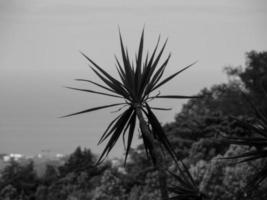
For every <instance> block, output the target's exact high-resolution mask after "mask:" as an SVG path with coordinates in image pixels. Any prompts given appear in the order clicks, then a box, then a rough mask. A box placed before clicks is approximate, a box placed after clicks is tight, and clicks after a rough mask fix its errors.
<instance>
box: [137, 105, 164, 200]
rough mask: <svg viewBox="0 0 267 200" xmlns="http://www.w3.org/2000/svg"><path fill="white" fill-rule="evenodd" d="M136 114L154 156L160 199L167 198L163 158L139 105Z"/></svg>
mask: <svg viewBox="0 0 267 200" xmlns="http://www.w3.org/2000/svg"><path fill="white" fill-rule="evenodd" d="M136 114H137V117H138V119H139V122H140V129H141V132H142V134H143V137H144V140H146V141H148V143H149V145H150V146H151V148H150V153H151V154H152V156H153V158H155V163H154V164H155V168H156V170H157V171H158V181H159V186H160V193H161V199H162V200H167V199H168V198H169V196H168V189H167V176H166V173H165V170H164V166H165V165H164V163H163V158H162V155H161V153H160V152H157V149H156V148H155V142H156V141H155V140H154V138H153V136H152V133H151V131H150V130H149V127H148V124H147V122H146V121H145V119H144V116H143V114H142V110H141V108H140V107H138V106H137V107H136Z"/></svg>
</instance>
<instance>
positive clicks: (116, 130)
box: [64, 31, 194, 199]
mask: <svg viewBox="0 0 267 200" xmlns="http://www.w3.org/2000/svg"><path fill="white" fill-rule="evenodd" d="M166 42H167V41H166ZM166 42H165V43H164V45H163V47H162V48H161V50H160V51H159V53H156V52H157V49H158V45H159V40H158V42H157V45H156V47H155V48H154V51H153V53H152V55H151V56H150V57H149V56H148V53H147V55H146V57H145V59H143V46H144V31H143V32H142V36H141V39H140V45H139V50H138V52H137V56H136V59H135V62H131V60H130V58H129V55H128V51H127V49H126V47H125V46H124V44H123V41H122V37H121V34H120V45H121V54H122V63H121V62H119V60H118V59H117V57H116V62H117V66H116V67H117V71H118V74H119V78H120V80H118V79H117V78H115V77H112V76H111V75H110V74H108V73H107V72H106V71H105V70H104V69H103V68H101V67H100V66H99V65H97V64H96V63H95V62H94V61H93V60H92V59H90V58H89V57H88V56H86V55H85V54H83V53H82V55H83V56H84V57H85V58H86V59H87V60H88V61H89V63H90V64H91V65H90V67H91V69H92V70H93V72H94V73H95V74H96V75H97V76H98V77H99V78H100V79H101V80H102V81H103V83H104V84H105V85H101V84H99V83H96V82H94V81H91V80H85V79H77V80H78V81H84V82H88V83H91V84H94V85H96V86H98V87H100V88H102V89H104V90H105V92H100V91H95V90H89V89H80V88H73V87H68V88H69V89H73V90H78V91H83V92H89V93H95V94H100V95H104V96H109V97H115V98H118V99H121V100H123V101H124V102H122V103H116V104H109V105H104V106H99V107H95V108H90V109H87V110H83V111H80V112H76V113H73V114H69V115H66V116H64V117H69V116H73V115H78V114H83V113H88V112H92V111H95V110H100V109H105V108H110V107H115V106H116V107H117V106H122V107H121V108H120V109H119V110H121V109H124V111H123V113H121V114H120V115H119V116H118V117H117V118H115V119H114V120H113V121H112V122H111V123H110V124H109V126H108V127H107V129H106V131H105V132H104V134H103V135H102V137H101V138H100V141H99V143H102V142H103V141H104V140H106V139H108V138H109V141H108V143H107V145H106V147H105V149H104V151H103V152H102V154H101V156H100V158H99V160H98V161H99V162H101V161H102V160H103V159H104V158H105V157H106V156H107V155H108V154H109V152H110V151H111V149H112V148H113V147H114V145H115V144H116V142H117V140H118V138H119V137H120V136H121V135H122V136H123V138H124V137H125V135H126V134H128V139H127V144H126V145H125V146H126V154H125V162H126V160H127V156H128V153H129V150H130V147H131V143H132V138H133V134H134V131H135V126H136V119H138V121H139V127H140V130H141V134H142V139H143V142H144V146H145V149H146V151H147V152H148V154H149V155H150V157H151V158H152V160H153V163H154V165H155V167H156V168H157V169H158V171H159V183H160V188H161V195H162V199H167V198H168V193H167V187H166V176H165V171H164V165H163V160H162V157H161V156H160V154H159V153H158V152H157V151H156V148H155V141H157V142H158V143H159V144H161V145H162V146H163V147H164V148H165V149H166V151H167V152H168V153H169V154H170V155H171V156H172V157H173V159H176V155H175V153H174V151H173V149H172V148H171V145H170V142H169V140H168V138H167V137H166V135H165V133H164V130H163V128H162V127H161V124H160V122H159V121H158V119H157V117H156V116H155V114H154V112H153V111H152V110H153V109H159V110H166V108H153V107H151V106H150V105H149V104H148V102H149V101H150V100H153V99H162V98H163V99H165V98H171V99H179V98H194V97H192V96H182V95H160V94H153V92H154V91H155V90H156V89H158V88H159V87H161V86H162V85H164V84H165V83H167V82H169V81H170V80H171V79H173V78H174V77H176V76H177V75H178V74H180V73H181V72H183V71H184V70H186V69H188V68H189V67H191V66H192V65H193V64H194V63H193V64H191V65H188V66H187V67H184V68H183V69H181V70H179V71H177V72H176V73H174V74H172V75H170V76H168V77H167V78H165V79H163V80H161V78H162V76H163V74H164V71H165V69H166V66H167V64H168V61H169V59H170V55H169V56H168V57H167V59H166V60H165V61H164V62H163V64H161V65H160V66H159V67H158V69H157V66H158V65H159V60H160V58H161V56H162V53H163V51H164V49H165V46H166ZM125 107H126V108H125ZM167 110H168V109H167Z"/></svg>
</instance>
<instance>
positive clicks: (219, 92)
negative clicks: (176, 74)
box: [0, 51, 267, 200]
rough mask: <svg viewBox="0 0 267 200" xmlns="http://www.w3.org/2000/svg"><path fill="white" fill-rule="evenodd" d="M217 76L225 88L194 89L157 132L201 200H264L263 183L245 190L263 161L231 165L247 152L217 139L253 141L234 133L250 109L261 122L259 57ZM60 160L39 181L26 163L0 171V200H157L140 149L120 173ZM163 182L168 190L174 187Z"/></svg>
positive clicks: (262, 59) (265, 75) (265, 70)
mask: <svg viewBox="0 0 267 200" xmlns="http://www.w3.org/2000/svg"><path fill="white" fill-rule="evenodd" d="M224 71H225V73H226V75H227V76H228V82H227V83H222V84H218V85H213V86H212V87H211V88H204V89H202V90H201V91H200V92H199V94H198V95H201V96H203V98H200V99H191V100H189V101H188V102H187V103H186V104H184V105H183V108H182V110H181V111H180V112H179V113H177V115H176V116H175V119H174V121H172V122H169V123H167V124H164V126H163V127H164V130H165V132H166V134H167V136H168V138H169V140H170V141H171V142H172V146H173V147H174V149H175V152H176V153H177V154H178V155H180V156H181V157H182V158H183V161H184V163H185V165H186V166H188V168H189V171H190V173H191V174H192V176H193V178H194V179H195V181H196V183H197V186H198V188H199V190H200V191H201V192H203V193H204V194H206V196H207V199H211V200H239V199H240V200H241V199H246V197H247V198H249V199H252V200H262V199H267V192H266V191H267V181H266V179H264V180H263V181H262V182H261V184H260V185H258V186H257V187H256V188H254V191H253V194H248V190H247V189H246V186H247V185H248V183H249V182H250V180H252V179H253V177H254V176H255V174H256V173H257V172H258V171H260V170H261V169H262V168H263V167H264V166H266V163H267V161H266V157H260V158H258V159H256V160H252V161H248V162H242V163H237V162H238V161H239V160H238V159H225V158H226V157H233V156H238V155H242V154H243V153H245V152H248V151H250V150H251V149H253V148H254V147H253V145H252V146H250V145H233V144H230V143H229V142H227V141H226V140H225V137H239V138H242V137H250V136H251V135H253V133H251V131H250V130H249V129H248V128H246V127H244V126H241V125H240V121H242V122H243V123H247V124H253V123H255V121H256V118H257V116H255V112H254V111H253V109H252V108H251V105H250V104H251V103H252V104H253V105H255V107H256V108H257V109H258V110H260V111H261V113H263V114H264V115H265V116H266V114H267V104H266V102H267V99H266V91H267V52H256V51H251V52H249V53H247V54H246V66H245V67H240V66H238V67H233V66H227V67H225V68H224ZM241 91H242V92H241ZM244 94H245V97H244ZM248 99H249V101H250V102H251V103H250V102H249V101H248ZM263 149H265V150H266V146H265V147H263ZM165 158H166V162H165V164H166V167H167V168H168V169H169V170H170V171H172V172H174V173H175V172H177V173H178V170H177V169H176V167H177V166H176V165H175V164H174V163H173V162H172V159H171V158H168V155H167V154H166V156H165ZM62 160H63V161H64V162H63V164H56V163H55V162H51V163H47V164H46V169H45V170H44V171H43V173H39V171H40V170H39V171H38V167H39V166H38V165H37V164H36V163H34V161H31V160H27V161H24V162H16V161H14V160H12V161H10V162H9V163H8V165H7V166H6V167H5V168H3V169H2V170H1V177H0V199H3V200H19V199H21V200H32V199H33V200H34V199H36V200H157V199H160V192H159V184H158V179H157V172H156V170H155V169H154V168H153V167H152V166H153V165H151V161H150V160H148V159H147V156H146V152H145V149H144V146H143V145H140V146H138V147H137V148H136V149H131V150H130V152H129V161H128V162H127V164H126V166H124V160H116V162H115V161H114V160H107V161H105V162H104V163H103V164H101V165H99V166H96V165H95V163H96V161H97V156H96V155H94V154H93V153H92V152H91V151H90V150H89V149H81V148H80V147H78V148H77V149H76V150H75V151H74V152H73V153H72V154H71V155H69V156H68V157H65V158H63V159H62ZM168 176H169V177H168V182H169V184H176V183H175V180H174V179H173V177H172V176H171V175H170V174H169V175H168Z"/></svg>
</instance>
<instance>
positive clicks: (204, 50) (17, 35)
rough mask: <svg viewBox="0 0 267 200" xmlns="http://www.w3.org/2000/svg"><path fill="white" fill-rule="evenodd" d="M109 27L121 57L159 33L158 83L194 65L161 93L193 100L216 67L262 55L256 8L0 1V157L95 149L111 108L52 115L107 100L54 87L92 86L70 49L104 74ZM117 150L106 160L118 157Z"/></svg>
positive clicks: (266, 25) (110, 67)
mask: <svg viewBox="0 0 267 200" xmlns="http://www.w3.org/2000/svg"><path fill="white" fill-rule="evenodd" d="M118 26H120V28H121V31H122V34H123V37H124V40H125V43H126V44H127V46H128V47H129V49H130V50H131V51H130V52H134V50H135V49H136V48H137V47H138V40H139V37H140V33H141V30H142V28H143V26H145V43H146V48H147V49H151V48H152V47H153V46H154V44H155V42H156V40H157V36H158V35H159V34H161V36H162V38H163V39H164V38H168V39H169V40H168V46H167V48H166V54H167V53H168V52H172V58H171V61H170V63H169V68H167V70H166V72H167V73H166V75H168V74H170V73H172V72H174V71H176V70H178V69H180V68H181V67H183V66H186V65H188V64H190V63H192V62H194V61H196V60H198V61H199V62H198V63H197V64H196V65H195V66H194V67H193V68H192V69H189V70H188V71H186V72H184V73H183V74H182V75H181V76H179V77H177V78H176V79H175V80H174V81H172V83H169V84H168V85H166V86H165V87H164V88H162V90H161V91H162V94H163V93H164V91H165V92H166V93H176V94H187V95H189V94H195V93H197V92H198V91H199V90H200V89H202V88H203V87H209V86H211V85H212V84H215V83H221V82H225V81H226V77H225V76H224V75H223V73H222V67H224V66H227V65H233V66H237V65H244V61H245V60H244V58H245V57H244V54H245V52H248V51H250V50H257V51H263V50H267V47H266V44H267V37H266V35H267V3H266V1H265V0H262V1H260V0H235V1H233V0H220V1H219V0H218V1H214V0H202V1H189V0H183V1H181V0H173V1H172V0H164V1H163V0H142V1H141V0H132V1H130V0H113V1H112V0H95V1H90V0H75V1H73V0H0V44H1V45H0V92H1V96H0V99H1V100H0V153H4V152H6V153H11V152H20V153H24V154H28V155H32V154H35V153H39V152H41V151H42V150H47V149H49V150H51V152H53V153H54V152H58V153H70V152H72V151H73V150H74V148H75V147H77V146H78V145H81V146H83V147H89V148H91V149H92V150H93V151H94V152H100V151H101V150H102V149H103V148H104V146H103V145H101V146H97V145H96V143H97V141H98V139H99V138H100V136H101V133H102V132H103V131H104V129H105V127H106V126H107V125H108V122H109V121H110V120H111V119H112V118H113V117H114V116H116V114H111V113H110V112H111V111H112V109H111V110H109V111H108V112H106V111H103V112H95V113H91V114H87V115H80V116H77V117H72V118H66V119H59V118H58V117H59V116H62V115H64V114H69V113H72V112H75V111H79V110H82V109H86V108H89V107H93V106H98V105H102V104H104V103H106V104H109V103H111V102H116V101H114V100H112V99H106V98H103V97H101V96H96V95H93V94H86V93H81V92H75V91H71V90H68V89H65V88H64V87H63V86H77V87H78V86H79V87H82V88H86V87H87V86H88V87H87V88H89V87H90V85H86V84H81V83H76V82H75V81H73V79H75V78H88V79H93V80H96V77H95V76H94V75H93V74H92V72H91V71H90V70H89V68H88V66H87V62H86V60H85V59H84V58H83V57H82V56H81V55H80V54H79V50H82V51H83V52H85V53H86V54H87V55H90V57H91V58H92V59H94V60H95V61H96V62H97V63H98V64H99V65H101V66H103V67H104V68H105V69H106V70H107V71H109V72H110V73H111V74H114V72H115V71H114V63H115V62H114V54H117V55H119V43H118ZM91 88H93V87H91ZM184 102H185V101H173V100H172V101H170V100H168V101H164V102H163V103H164V105H165V104H167V105H168V106H171V107H172V108H173V111H171V112H164V113H157V114H158V116H159V118H160V120H161V121H162V122H170V121H172V120H173V119H174V115H175V113H177V112H178V111H179V109H180V108H181V105H182V103H184ZM159 105H160V103H159ZM161 105H162V104H161ZM113 110H114V109H113ZM119 143H120V144H119V145H118V146H116V147H115V149H114V150H113V153H112V155H116V156H121V155H122V154H123V148H122V145H121V141H119Z"/></svg>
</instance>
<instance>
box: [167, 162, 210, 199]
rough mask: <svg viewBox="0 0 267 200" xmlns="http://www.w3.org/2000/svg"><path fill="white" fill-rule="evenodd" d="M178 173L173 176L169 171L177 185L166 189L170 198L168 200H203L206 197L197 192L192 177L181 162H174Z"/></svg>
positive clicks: (197, 189)
mask: <svg viewBox="0 0 267 200" xmlns="http://www.w3.org/2000/svg"><path fill="white" fill-rule="evenodd" d="M176 166H177V168H178V173H179V174H175V173H173V172H171V171H170V174H171V175H172V177H173V178H174V180H175V182H176V183H177V184H175V185H172V186H170V187H169V188H168V190H169V191H170V192H171V194H172V197H170V198H169V200H204V199H206V195H205V194H203V193H201V192H200V191H199V188H198V186H197V185H196V183H195V181H194V179H193V177H192V175H191V174H190V172H189V170H188V168H187V167H186V166H185V164H184V163H183V161H179V163H178V162H176Z"/></svg>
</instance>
